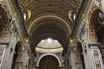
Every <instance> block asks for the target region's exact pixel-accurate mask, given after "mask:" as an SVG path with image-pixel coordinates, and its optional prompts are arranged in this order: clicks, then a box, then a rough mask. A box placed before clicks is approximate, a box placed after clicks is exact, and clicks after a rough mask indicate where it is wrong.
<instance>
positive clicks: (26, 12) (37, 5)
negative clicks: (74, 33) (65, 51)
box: [17, 0, 82, 46]
mask: <svg viewBox="0 0 104 69" xmlns="http://www.w3.org/2000/svg"><path fill="white" fill-rule="evenodd" d="M81 1H82V0H17V2H18V4H19V7H20V8H21V10H22V13H23V16H24V17H25V24H26V29H27V31H28V33H29V34H30V35H31V36H32V39H33V42H34V46H36V45H37V44H38V43H39V42H40V41H41V40H42V39H47V38H48V37H51V38H52V39H56V40H58V41H59V42H60V43H61V44H62V46H66V41H67V37H68V36H69V35H70V33H71V29H72V27H73V24H74V20H75V17H76V15H77V13H78V9H79V8H80V5H81ZM60 37H61V38H60Z"/></svg>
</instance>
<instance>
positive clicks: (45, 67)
mask: <svg viewBox="0 0 104 69" xmlns="http://www.w3.org/2000/svg"><path fill="white" fill-rule="evenodd" d="M39 69H59V62H58V60H57V58H56V57H54V56H51V55H47V56H44V57H43V58H42V59H41V60H40V62H39Z"/></svg>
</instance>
